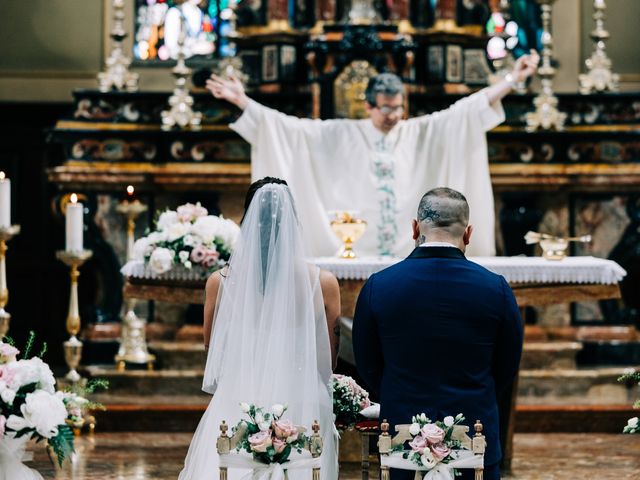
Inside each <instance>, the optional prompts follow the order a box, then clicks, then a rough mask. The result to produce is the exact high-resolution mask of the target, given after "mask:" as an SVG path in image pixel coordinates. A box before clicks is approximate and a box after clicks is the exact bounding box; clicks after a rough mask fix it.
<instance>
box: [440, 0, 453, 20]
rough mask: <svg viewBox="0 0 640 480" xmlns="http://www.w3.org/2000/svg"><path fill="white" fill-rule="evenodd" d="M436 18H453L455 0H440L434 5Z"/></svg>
mask: <svg viewBox="0 0 640 480" xmlns="http://www.w3.org/2000/svg"><path fill="white" fill-rule="evenodd" d="M435 17H436V20H455V19H456V18H457V15H456V0H440V1H439V2H438V4H437V5H436V15H435Z"/></svg>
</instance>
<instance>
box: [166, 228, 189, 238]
mask: <svg viewBox="0 0 640 480" xmlns="http://www.w3.org/2000/svg"><path fill="white" fill-rule="evenodd" d="M166 231H167V240H169V241H170V242H174V241H175V240H178V239H179V238H182V237H184V236H185V235H186V234H187V233H189V227H188V226H187V224H186V223H174V224H173V225H169V228H168V229H167V230H166Z"/></svg>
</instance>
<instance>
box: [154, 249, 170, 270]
mask: <svg viewBox="0 0 640 480" xmlns="http://www.w3.org/2000/svg"><path fill="white" fill-rule="evenodd" d="M172 265H173V250H169V249H168V248H162V247H159V248H156V249H155V250H154V251H153V253H152V254H151V258H149V267H151V270H153V272H154V273H156V274H158V275H160V274H162V273H165V272H168V271H169V270H171V267H172Z"/></svg>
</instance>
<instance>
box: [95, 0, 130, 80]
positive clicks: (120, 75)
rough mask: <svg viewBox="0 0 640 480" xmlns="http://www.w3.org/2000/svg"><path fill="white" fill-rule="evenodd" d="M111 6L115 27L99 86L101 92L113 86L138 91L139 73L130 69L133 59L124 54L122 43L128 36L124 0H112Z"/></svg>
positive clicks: (99, 76) (99, 78) (99, 77)
mask: <svg viewBox="0 0 640 480" xmlns="http://www.w3.org/2000/svg"><path fill="white" fill-rule="evenodd" d="M111 8H112V9H113V28H112V30H111V33H110V37H111V41H112V45H111V53H110V55H109V58H107V60H106V61H105V67H106V71H104V72H100V73H99V74H98V84H99V88H100V91H101V92H108V91H109V90H111V89H112V88H113V89H116V90H121V89H123V88H124V89H126V90H127V91H128V92H137V91H138V78H139V75H138V74H137V73H132V72H130V71H129V64H130V63H131V59H130V58H129V57H127V56H126V55H125V54H124V48H123V45H122V42H123V40H124V39H125V38H127V32H126V31H125V29H124V19H125V13H124V9H125V4H124V0H112V2H111Z"/></svg>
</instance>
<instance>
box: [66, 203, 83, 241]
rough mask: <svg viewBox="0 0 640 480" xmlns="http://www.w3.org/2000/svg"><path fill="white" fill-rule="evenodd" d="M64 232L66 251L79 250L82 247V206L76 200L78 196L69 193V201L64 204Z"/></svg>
mask: <svg viewBox="0 0 640 480" xmlns="http://www.w3.org/2000/svg"><path fill="white" fill-rule="evenodd" d="M65 217H66V218H65V227H66V228H65V233H66V236H65V238H66V248H65V250H66V251H67V252H81V251H82V247H83V241H82V240H83V239H82V237H83V230H84V218H83V217H84V207H83V205H82V203H80V202H78V196H77V195H76V194H75V193H74V194H72V195H71V201H70V202H69V203H67V205H66V212H65Z"/></svg>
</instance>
